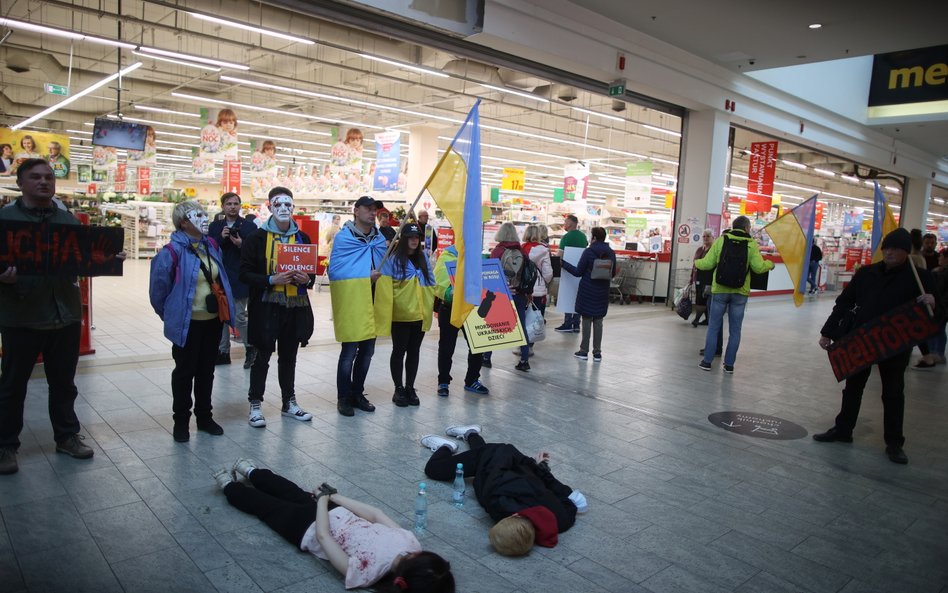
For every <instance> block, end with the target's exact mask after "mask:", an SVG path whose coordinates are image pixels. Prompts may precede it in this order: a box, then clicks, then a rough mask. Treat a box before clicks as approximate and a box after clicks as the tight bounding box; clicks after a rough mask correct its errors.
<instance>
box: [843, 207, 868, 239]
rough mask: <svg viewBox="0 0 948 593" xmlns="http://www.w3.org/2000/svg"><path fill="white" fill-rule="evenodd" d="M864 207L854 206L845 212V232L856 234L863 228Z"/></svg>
mask: <svg viewBox="0 0 948 593" xmlns="http://www.w3.org/2000/svg"><path fill="white" fill-rule="evenodd" d="M863 216H864V214H863V210H862V208H854V209H852V210H849V211H848V212H844V213H843V233H844V234H846V235H855V234H856V233H858V232H859V231H861V230H862V219H863Z"/></svg>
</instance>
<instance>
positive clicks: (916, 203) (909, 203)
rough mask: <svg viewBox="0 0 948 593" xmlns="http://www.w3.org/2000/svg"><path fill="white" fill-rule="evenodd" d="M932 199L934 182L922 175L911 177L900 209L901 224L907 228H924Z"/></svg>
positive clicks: (907, 182) (923, 229) (906, 184)
mask: <svg viewBox="0 0 948 593" xmlns="http://www.w3.org/2000/svg"><path fill="white" fill-rule="evenodd" d="M931 199H932V182H931V181H930V180H928V179H923V178H921V177H910V178H909V179H908V180H907V181H906V183H905V195H904V196H902V208H901V210H899V226H901V227H904V228H907V229H922V232H923V233H924V232H925V221H926V220H927V219H928V202H929V200H931Z"/></svg>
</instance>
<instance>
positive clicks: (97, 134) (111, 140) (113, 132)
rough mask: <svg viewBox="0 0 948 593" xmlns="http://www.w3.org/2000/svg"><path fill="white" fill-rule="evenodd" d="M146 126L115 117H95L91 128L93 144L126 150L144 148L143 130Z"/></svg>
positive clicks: (140, 149)
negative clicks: (93, 125)
mask: <svg viewBox="0 0 948 593" xmlns="http://www.w3.org/2000/svg"><path fill="white" fill-rule="evenodd" d="M147 129H148V126H144V125H142V124H134V123H131V122H127V121H120V120H117V119H108V118H105V117H97V118H96V119H95V127H94V128H93V129H92V144H93V146H111V147H112V148H124V149H126V150H138V151H142V150H145V131H146V130H147Z"/></svg>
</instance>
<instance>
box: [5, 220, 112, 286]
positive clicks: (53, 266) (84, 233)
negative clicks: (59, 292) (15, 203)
mask: <svg viewBox="0 0 948 593" xmlns="http://www.w3.org/2000/svg"><path fill="white" fill-rule="evenodd" d="M0 237H2V240H0V269H2V270H5V269H6V268H7V267H11V266H16V273H17V274H19V275H23V276H32V275H40V276H46V275H50V274H56V275H59V276H121V275H122V260H120V259H118V258H116V257H115V256H116V254H118V253H119V252H120V251H122V246H123V245H124V243H125V231H124V230H123V229H121V228H116V227H100V226H82V225H78V224H53V223H33V222H23V221H13V220H0Z"/></svg>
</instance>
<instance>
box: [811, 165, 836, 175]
mask: <svg viewBox="0 0 948 593" xmlns="http://www.w3.org/2000/svg"><path fill="white" fill-rule="evenodd" d="M813 170H814V171H815V172H817V173H819V174H820V175H826V176H827V177H836V173H835V172H833V171H829V170H827V169H817V168H816V167H813Z"/></svg>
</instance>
